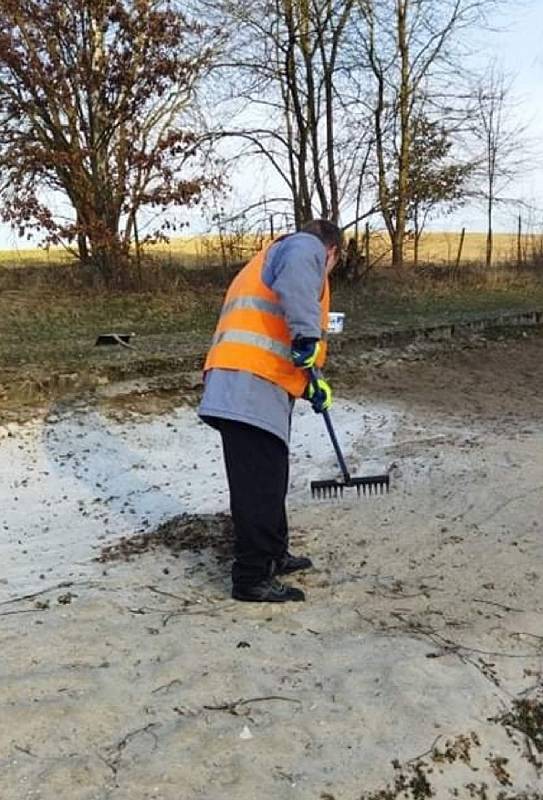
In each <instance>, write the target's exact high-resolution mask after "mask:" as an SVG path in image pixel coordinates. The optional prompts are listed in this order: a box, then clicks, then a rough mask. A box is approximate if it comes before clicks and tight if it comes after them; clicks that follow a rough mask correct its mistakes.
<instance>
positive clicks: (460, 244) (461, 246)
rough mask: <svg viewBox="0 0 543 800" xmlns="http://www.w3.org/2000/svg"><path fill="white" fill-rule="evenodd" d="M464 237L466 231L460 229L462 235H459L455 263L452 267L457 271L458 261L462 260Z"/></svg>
mask: <svg viewBox="0 0 543 800" xmlns="http://www.w3.org/2000/svg"><path fill="white" fill-rule="evenodd" d="M465 235H466V229H465V228H462V233H461V234H460V243H459V245H458V253H457V254H456V263H455V265H454V268H455V269H458V267H459V266H460V259H461V258H462V250H463V248H464V237H465Z"/></svg>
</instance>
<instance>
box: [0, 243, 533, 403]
mask: <svg viewBox="0 0 543 800" xmlns="http://www.w3.org/2000/svg"><path fill="white" fill-rule="evenodd" d="M44 266H46V265H44ZM145 269H146V283H147V285H149V286H150V285H153V286H155V287H156V288H155V290H154V291H150V290H148V291H133V292H125V293H106V292H103V291H98V290H90V289H84V288H82V287H81V286H80V285H79V284H78V283H77V270H76V269H75V268H73V267H69V266H66V265H64V266H62V265H54V266H53V265H50V267H49V268H44V267H39V268H36V267H33V266H31V267H27V268H23V269H17V270H12V269H9V268H7V269H6V268H4V269H3V270H2V269H1V268H0V408H1V407H2V406H4V407H7V406H10V405H11V406H12V407H13V405H16V404H17V403H23V404H24V403H27V402H34V401H35V399H36V398H38V399H43V398H44V397H52V396H58V395H59V394H62V393H63V392H65V391H66V390H67V388H70V387H71V388H72V389H73V390H74V391H75V390H79V389H81V388H84V387H92V386H94V385H96V384H97V383H99V382H100V380H101V379H116V378H122V377H132V376H135V375H153V374H157V373H161V372H166V371H176V370H194V369H199V367H200V366H201V358H202V355H203V353H204V352H205V350H206V348H207V345H208V342H209V337H210V335H211V333H212V330H213V327H214V324H215V320H216V317H217V313H218V311H219V308H220V304H221V300H222V297H223V294H224V288H225V285H226V284H227V283H228V280H229V275H231V274H232V272H231V271H230V272H229V273H227V272H226V271H225V270H222V269H216V268H215V269H211V268H208V269H199V270H192V269H191V270H186V268H183V267H179V266H176V264H175V263H174V262H172V261H171V260H170V259H169V258H167V259H165V261H163V262H159V261H155V262H153V264H151V265H146V266H145ZM534 308H535V309H541V308H543V280H542V279H541V278H540V277H539V275H538V274H537V273H535V272H533V273H530V272H518V271H516V270H508V269H502V270H493V271H492V272H491V273H489V274H485V273H483V272H481V271H480V270H478V269H477V268H468V267H465V268H463V269H462V270H461V272H460V273H455V272H454V271H453V272H451V271H448V270H447V269H446V268H437V269H429V270H424V269H423V270H419V271H417V273H416V274H414V273H413V271H412V270H409V269H407V270H405V271H404V272H401V273H398V272H396V271H393V270H392V269H390V268H386V267H384V268H381V269H379V271H375V272H372V273H370V275H369V277H368V279H367V281H365V282H363V283H361V284H357V285H355V286H353V285H349V286H338V287H335V290H334V292H333V310H337V311H345V312H346V314H347V320H346V329H345V330H346V333H352V334H356V335H360V336H361V337H362V341H363V335H364V334H365V333H375V332H380V331H386V330H390V329H393V330H398V329H406V328H412V327H421V326H428V325H432V324H440V323H443V322H450V321H459V320H469V319H473V318H475V317H478V316H481V315H484V314H489V313H495V312H499V311H502V310H506V309H507V310H509V309H512V310H532V309H534ZM111 331H117V332H128V333H131V332H134V333H135V334H136V337H135V339H134V340H133V342H134V344H135V345H136V348H137V349H136V351H132V350H126V349H124V348H119V347H111V348H107V347H95V346H94V343H95V340H96V336H97V335H98V334H99V333H108V332H111Z"/></svg>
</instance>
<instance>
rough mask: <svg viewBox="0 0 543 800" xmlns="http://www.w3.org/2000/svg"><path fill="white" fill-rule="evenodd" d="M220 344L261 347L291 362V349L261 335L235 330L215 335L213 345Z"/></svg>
mask: <svg viewBox="0 0 543 800" xmlns="http://www.w3.org/2000/svg"><path fill="white" fill-rule="evenodd" d="M220 342H234V343H235V344H251V345H253V346H254V347H260V348H261V350H267V351H268V352H269V353H275V355H277V356H281V357H282V358H285V359H287V361H288V360H290V347H285V345H284V344H281V342H278V341H276V339H272V338H271V337H270V336H263V335H262V334H261V333H251V331H240V330H236V329H235V328H234V329H230V330H228V331H223V332H222V333H217V334H215V336H214V337H213V344H214V345H215V344H219V343H220Z"/></svg>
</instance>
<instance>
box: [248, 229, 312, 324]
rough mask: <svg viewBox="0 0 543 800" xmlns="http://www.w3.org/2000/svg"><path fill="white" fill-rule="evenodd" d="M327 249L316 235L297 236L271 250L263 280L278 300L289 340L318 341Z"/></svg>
mask: <svg viewBox="0 0 543 800" xmlns="http://www.w3.org/2000/svg"><path fill="white" fill-rule="evenodd" d="M325 277H326V248H325V247H324V245H323V244H322V242H321V241H320V240H319V239H317V237H316V236H312V235H311V234H305V233H299V234H294V235H293V236H288V237H287V238H285V239H284V240H282V241H281V242H278V243H277V244H276V245H275V246H274V247H272V248H271V250H270V253H269V255H268V258H267V260H266V264H265V265H264V270H263V273H262V278H263V280H264V283H265V284H266V285H267V286H268V287H269V288H270V289H273V291H275V292H276V293H277V294H278V296H279V299H280V302H281V306H282V308H283V311H284V313H285V318H286V321H287V324H288V326H289V328H290V332H291V338H292V339H295V338H296V337H297V336H303V337H306V338H315V339H320V338H321V307H320V298H321V295H322V291H323V287H324V280H325Z"/></svg>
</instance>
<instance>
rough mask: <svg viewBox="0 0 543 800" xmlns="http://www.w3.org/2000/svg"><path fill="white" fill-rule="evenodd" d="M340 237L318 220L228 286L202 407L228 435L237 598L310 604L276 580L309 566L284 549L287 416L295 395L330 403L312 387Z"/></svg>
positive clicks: (325, 390) (322, 388) (319, 406)
mask: <svg viewBox="0 0 543 800" xmlns="http://www.w3.org/2000/svg"><path fill="white" fill-rule="evenodd" d="M341 243H342V237H341V231H340V229H339V228H338V227H337V226H336V225H334V224H333V223H331V222H328V221H326V220H315V221H313V222H310V223H308V224H307V225H306V226H305V227H304V228H303V229H302V231H301V232H299V233H294V234H290V235H287V236H284V237H282V238H281V239H279V240H278V241H276V242H274V243H272V244H271V245H270V246H269V247H268V248H264V250H262V251H261V252H260V253H257V255H256V256H254V258H253V259H252V260H251V261H250V262H249V263H248V264H247V265H246V266H245V267H244V268H243V269H242V270H241V271H240V272H239V273H238V274H237V276H236V277H235V278H234V280H233V281H232V283H231V285H230V288H229V289H228V292H227V294H226V298H225V300H224V305H223V307H222V311H221V315H220V317H219V321H218V324H217V329H216V331H215V335H214V337H213V341H212V345H211V348H210V350H209V353H208V355H207V359H206V363H205V367H204V371H205V388H204V395H203V398H202V402H201V404H200V408H199V412H198V413H199V414H200V417H201V418H202V419H203V420H204V421H205V422H207V423H208V424H210V425H212V426H213V427H215V428H217V429H218V430H219V432H220V434H221V437H222V442H223V450H224V460H225V466H226V473H227V477H228V485H229V489H230V509H231V513H232V521H233V524H234V536H235V547H234V559H235V560H234V564H233V566H232V597H234V598H235V599H236V600H246V601H253V602H286V601H289V600H305V595H304V593H303V591H302V590H301V589H298V588H296V587H293V586H285V585H283V584H282V583H280V582H279V581H278V580H276V576H277V575H285V574H289V573H292V572H296V571H298V570H304V569H309V568H310V567H311V566H312V563H311V561H310V559H309V558H306V557H303V556H302V557H296V556H293V555H292V554H291V553H289V550H288V523H287V515H286V509H285V499H286V495H287V490H288V447H289V438H290V421H291V414H292V408H293V404H294V400H295V399H296V398H298V397H305V398H307V399H308V400H309V401H310V402H311V403H312V406H313V408H314V410H315V411H316V412H322V411H323V410H324V409H327V408H329V407H330V405H331V402H332V392H331V389H330V386H329V385H328V383H327V382H326V381H325V380H324V379H323V378H321V377H319V378H318V381H317V384H316V385H314V384H313V382H311V381H310V379H309V372H308V370H309V368H313V367H315V368H316V369H320V367H322V366H323V364H324V361H325V357H326V343H325V341H324V338H325V331H326V327H327V322H328V311H329V307H330V299H329V298H330V292H329V284H328V275H329V274H330V272H331V270H332V269H333V268H334V266H335V264H336V262H337V260H338V257H339V253H340V249H341Z"/></svg>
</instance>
